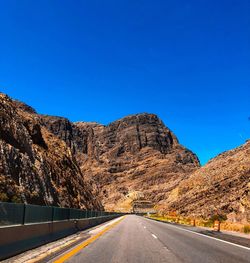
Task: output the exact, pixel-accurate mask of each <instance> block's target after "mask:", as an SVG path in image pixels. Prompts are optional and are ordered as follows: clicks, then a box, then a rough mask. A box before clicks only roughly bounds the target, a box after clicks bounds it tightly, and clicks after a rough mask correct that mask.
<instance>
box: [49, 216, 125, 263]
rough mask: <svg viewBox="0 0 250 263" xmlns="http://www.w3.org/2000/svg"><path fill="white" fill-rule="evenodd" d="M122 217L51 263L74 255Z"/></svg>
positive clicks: (56, 262) (58, 262)
mask: <svg viewBox="0 0 250 263" xmlns="http://www.w3.org/2000/svg"><path fill="white" fill-rule="evenodd" d="M124 218H125V216H123V217H122V218H121V219H120V220H118V221H116V222H115V223H113V224H112V225H109V226H107V227H106V228H104V229H103V230H102V231H100V232H99V233H98V234H96V235H95V236H93V237H91V238H89V239H87V240H85V241H84V242H83V243H81V244H80V245H78V246H76V247H75V248H73V249H72V250H70V251H69V252H68V253H66V254H64V255H63V256H62V257H60V258H59V259H57V260H55V261H54V262H53V263H62V262H65V261H66V260H68V259H69V258H71V257H72V256H74V255H75V254H76V253H77V252H79V251H80V250H82V249H83V248H85V247H86V246H88V245H89V244H91V243H92V242H94V241H95V240H96V239H97V238H98V237H100V236H102V235H103V234H104V233H105V232H107V231H108V230H110V229H111V228H113V227H114V226H116V225H117V224H119V223H120V222H121V221H122V220H123V219H124Z"/></svg>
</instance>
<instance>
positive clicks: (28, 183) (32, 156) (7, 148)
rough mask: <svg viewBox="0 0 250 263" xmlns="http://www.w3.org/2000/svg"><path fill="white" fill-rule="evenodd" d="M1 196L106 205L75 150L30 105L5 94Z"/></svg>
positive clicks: (0, 111) (0, 99)
mask: <svg viewBox="0 0 250 263" xmlns="http://www.w3.org/2000/svg"><path fill="white" fill-rule="evenodd" d="M0 152H1V155H0V200H1V201H13V202H26V203H32V204H40V205H58V206H63V207H77V208H89V209H91V208H93V209H102V205H101V203H100V202H99V200H98V199H97V198H96V197H95V196H93V189H92V187H91V186H90V185H89V184H88V182H86V181H85V179H84V177H83V175H82V173H81V170H80V169H79V166H78V164H77V162H76V161H75V158H74V156H72V153H71V151H70V149H69V148H68V147H67V145H66V143H65V142H64V141H63V140H60V139H59V138H58V137H57V136H55V135H54V134H52V133H50V132H49V131H48V130H47V129H46V128H45V127H44V126H43V125H42V123H41V120H40V117H39V115H37V114H36V112H35V111H34V110H33V109H32V108H31V107H29V106H27V105H25V104H23V103H21V102H18V101H13V100H11V99H10V98H9V97H8V96H6V95H4V94H0Z"/></svg>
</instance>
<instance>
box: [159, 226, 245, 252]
mask: <svg viewBox="0 0 250 263" xmlns="http://www.w3.org/2000/svg"><path fill="white" fill-rule="evenodd" d="M157 222H160V221H157ZM167 225H168V226H171V227H173V228H177V229H179V230H182V231H186V232H189V233H193V234H195V235H198V236H202V237H206V238H210V239H214V240H217V241H220V242H222V243H226V244H229V245H232V246H236V247H239V248H244V249H246V250H250V248H249V247H245V246H241V245H238V244H235V243H231V242H229V241H225V240H222V239H218V238H216V237H210V236H207V235H205V234H201V233H197V232H194V231H192V230H188V229H183V228H181V227H178V226H173V225H171V224H167Z"/></svg>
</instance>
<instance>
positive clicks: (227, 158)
mask: <svg viewBox="0 0 250 263" xmlns="http://www.w3.org/2000/svg"><path fill="white" fill-rule="evenodd" d="M159 208H161V209H162V210H163V211H165V212H168V211H176V212H177V213H179V214H182V215H186V216H190V215H195V216H198V217H204V218H206V219H207V218H210V217H211V216H213V215H216V214H218V215H226V216H227V219H228V220H229V221H232V222H242V223H246V222H250V141H247V142H246V143H245V144H244V145H242V146H240V147H238V148H236V149H233V150H230V151H227V152H224V153H222V154H220V155H218V156H217V157H216V158H214V159H212V160H210V161H209V162H208V163H207V164H206V165H205V166H204V167H201V168H200V169H199V170H197V171H195V172H194V173H193V174H192V175H191V176H190V177H189V178H187V179H185V180H183V181H182V182H180V184H179V185H178V187H176V188H175V189H174V190H173V191H172V192H171V194H170V196H169V198H168V199H167V200H165V201H164V202H162V203H161V204H160V205H159Z"/></svg>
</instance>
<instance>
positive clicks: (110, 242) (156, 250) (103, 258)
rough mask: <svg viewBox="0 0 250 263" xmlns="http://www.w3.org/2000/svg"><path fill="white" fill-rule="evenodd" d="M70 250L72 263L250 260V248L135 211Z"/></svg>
mask: <svg viewBox="0 0 250 263" xmlns="http://www.w3.org/2000/svg"><path fill="white" fill-rule="evenodd" d="M67 253H71V257H70V258H69V259H68V260H67V261H66V262H70V263H78V262H79V263H81V262H84V263H97V262H98V263H158V262H162V263H168V262H169V263H183V262H190V263H213V262H214V263H215V262H216V263H223V262H225V263H249V262H250V248H246V247H243V246H240V245H236V244H235V245H234V244H232V243H229V242H226V241H220V240H217V239H214V238H210V237H207V236H204V235H201V234H198V233H194V232H192V231H188V230H185V229H183V228H181V227H177V226H172V225H169V224H164V223H162V222H157V221H152V220H149V219H146V218H143V217H139V216H135V215H129V216H126V217H125V219H124V220H121V221H120V222H118V223H116V225H115V226H114V227H112V228H110V229H108V231H106V232H105V233H104V234H103V235H101V236H99V237H98V238H96V239H95V240H94V241H93V242H92V243H90V244H88V246H86V247H84V248H83V249H81V250H80V251H78V252H76V253H75V254H73V255H72V250H71V252H66V253H65V254H67ZM65 254H64V255H65ZM62 256H63V255H60V256H59V257H58V258H57V259H56V260H57V262H60V259H61V258H62ZM56 260H55V259H54V260H53V261H51V262H55V261H56Z"/></svg>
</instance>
